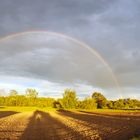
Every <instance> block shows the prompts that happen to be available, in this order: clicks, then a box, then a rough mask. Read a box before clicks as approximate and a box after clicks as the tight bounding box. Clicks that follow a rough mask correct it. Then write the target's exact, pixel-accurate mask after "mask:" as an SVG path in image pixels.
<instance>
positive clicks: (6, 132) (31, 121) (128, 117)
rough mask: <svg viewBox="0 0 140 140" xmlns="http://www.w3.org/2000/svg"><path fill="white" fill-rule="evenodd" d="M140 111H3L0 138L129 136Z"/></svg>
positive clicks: (137, 126) (113, 139) (118, 139)
mask: <svg viewBox="0 0 140 140" xmlns="http://www.w3.org/2000/svg"><path fill="white" fill-rule="evenodd" d="M136 135H140V113H137V112H136V113H109V112H108V113H93V112H78V111H63V110H61V111H49V112H42V111H34V112H24V113H19V112H11V111H9V112H8V111H6V112H4V111H3V112H0V140H129V139H130V138H132V137H133V136H136Z"/></svg>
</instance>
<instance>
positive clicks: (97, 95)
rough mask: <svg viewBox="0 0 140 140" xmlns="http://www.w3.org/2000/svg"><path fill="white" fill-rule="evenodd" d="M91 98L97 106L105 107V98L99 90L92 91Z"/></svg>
mask: <svg viewBox="0 0 140 140" xmlns="http://www.w3.org/2000/svg"><path fill="white" fill-rule="evenodd" d="M92 98H93V99H95V100H96V103H97V108H106V107H107V99H106V98H105V97H104V96H103V95H102V94H101V93H99V92H94V93H93V94H92Z"/></svg>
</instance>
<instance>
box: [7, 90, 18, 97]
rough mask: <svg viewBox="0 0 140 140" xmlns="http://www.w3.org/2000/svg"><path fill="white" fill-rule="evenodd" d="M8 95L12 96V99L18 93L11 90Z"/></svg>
mask: <svg viewBox="0 0 140 140" xmlns="http://www.w3.org/2000/svg"><path fill="white" fill-rule="evenodd" d="M9 95H10V96H14V97H15V96H17V95H18V92H17V91H16V90H14V89H13V90H10V93H9Z"/></svg>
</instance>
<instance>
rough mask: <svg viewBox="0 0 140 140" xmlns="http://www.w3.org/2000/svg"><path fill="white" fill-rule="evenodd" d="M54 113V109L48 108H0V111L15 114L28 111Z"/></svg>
mask: <svg viewBox="0 0 140 140" xmlns="http://www.w3.org/2000/svg"><path fill="white" fill-rule="evenodd" d="M36 110H40V111H44V112H46V111H54V110H56V109H55V108H49V107H26V106H24V107H15V106H14V107H13V106H3V107H0V111H15V112H28V111H36Z"/></svg>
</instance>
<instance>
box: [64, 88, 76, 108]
mask: <svg viewBox="0 0 140 140" xmlns="http://www.w3.org/2000/svg"><path fill="white" fill-rule="evenodd" d="M76 104H77V98H76V92H75V91H74V90H71V89H66V90H65V91H64V94H63V99H62V106H63V107H64V108H69V109H72V108H76Z"/></svg>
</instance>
